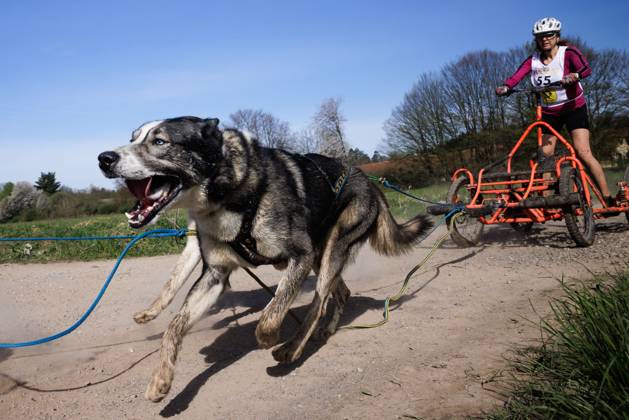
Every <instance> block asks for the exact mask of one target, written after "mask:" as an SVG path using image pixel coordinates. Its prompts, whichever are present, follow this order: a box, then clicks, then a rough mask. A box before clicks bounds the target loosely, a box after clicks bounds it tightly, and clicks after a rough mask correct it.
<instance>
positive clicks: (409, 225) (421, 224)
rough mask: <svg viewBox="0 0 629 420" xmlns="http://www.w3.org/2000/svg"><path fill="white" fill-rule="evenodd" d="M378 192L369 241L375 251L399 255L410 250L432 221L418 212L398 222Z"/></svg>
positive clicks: (430, 225)
mask: <svg viewBox="0 0 629 420" xmlns="http://www.w3.org/2000/svg"><path fill="white" fill-rule="evenodd" d="M378 193H379V194H378V218H377V219H376V226H375V229H374V230H373V231H372V233H371V235H370V236H369V243H370V244H371V246H372V247H373V248H374V249H375V250H376V251H377V252H379V253H380V254H384V255H400V254H403V253H406V252H408V251H410V250H411V249H412V248H413V245H415V244H416V243H417V242H419V240H421V239H422V238H423V236H424V235H425V234H426V232H427V231H428V229H430V228H431V227H432V225H433V224H432V222H431V221H430V219H429V218H428V216H426V215H424V214H418V215H417V216H415V217H413V218H412V219H410V220H407V221H406V222H404V223H402V224H398V223H397V222H396V221H395V219H393V216H392V215H391V211H390V210H389V205H388V203H387V201H386V199H385V198H384V196H383V194H382V193H381V192H380V191H378Z"/></svg>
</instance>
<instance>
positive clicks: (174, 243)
mask: <svg viewBox="0 0 629 420" xmlns="http://www.w3.org/2000/svg"><path fill="white" fill-rule="evenodd" d="M175 216H176V213H171V214H167V215H166V217H162V218H160V219H159V220H158V222H157V223H156V224H154V225H151V226H149V227H147V228H146V229H147V230H148V229H156V228H173V227H174V226H175V225H174V222H173V218H174V217H175ZM177 224H178V225H179V226H186V217H185V212H180V215H179V217H178V219H177ZM138 233H139V232H138V231H137V230H133V229H131V228H130V227H129V226H128V224H127V219H126V217H125V216H124V215H106V216H89V217H81V218H68V219H54V220H45V221H44V220H40V221H34V222H18V223H7V224H1V225H0V238H8V237H22V238H29V237H50V236H53V237H79V236H111V235H136V234H138ZM128 242H129V240H126V239H117V240H98V241H70V242H68V241H42V242H39V241H37V242H0V263H9V262H11V263H16V262H18V263H26V262H38V263H44V262H49V261H91V260H97V259H111V258H116V257H118V255H119V254H120V252H122V249H123V248H124V246H125V245H126V244H127V243H128ZM184 243H185V240H184V239H177V238H160V239H155V238H148V239H144V240H142V241H140V242H138V243H137V244H136V245H135V247H133V248H132V249H131V250H130V251H129V253H128V254H127V256H129V257H134V256H135V257H137V256H149V255H163V254H174V253H179V252H181V250H182V249H183V245H184Z"/></svg>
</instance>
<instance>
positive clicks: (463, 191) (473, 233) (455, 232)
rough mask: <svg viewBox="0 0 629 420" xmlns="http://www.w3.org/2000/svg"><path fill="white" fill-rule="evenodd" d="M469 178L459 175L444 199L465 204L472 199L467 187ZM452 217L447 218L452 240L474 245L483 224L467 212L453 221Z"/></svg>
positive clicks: (464, 244) (478, 239) (480, 233)
mask: <svg viewBox="0 0 629 420" xmlns="http://www.w3.org/2000/svg"><path fill="white" fill-rule="evenodd" d="M469 184H470V180H469V179H468V178H467V177H466V176H460V177H458V178H457V179H455V180H454V182H453V183H452V185H450V189H449V190H448V196H447V198H446V201H447V202H448V203H452V204H460V205H467V204H469V203H470V202H471V201H472V198H473V195H472V193H471V192H470V191H469V190H468V189H467V186H468V185H469ZM451 222H452V218H450V219H448V228H449V229H450V237H451V238H452V241H453V242H454V243H455V244H457V245H458V246H460V247H468V246H474V245H476V244H478V242H480V238H481V235H482V233H483V228H484V225H483V224H482V223H481V222H480V220H478V219H476V218H474V217H471V216H470V215H469V214H465V213H464V214H462V215H461V216H459V217H457V218H456V220H455V221H454V223H451Z"/></svg>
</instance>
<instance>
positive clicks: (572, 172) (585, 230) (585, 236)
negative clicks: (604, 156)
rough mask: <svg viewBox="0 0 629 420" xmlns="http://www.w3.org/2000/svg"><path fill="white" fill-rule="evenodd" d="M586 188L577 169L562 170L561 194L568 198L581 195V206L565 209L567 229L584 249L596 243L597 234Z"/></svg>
mask: <svg viewBox="0 0 629 420" xmlns="http://www.w3.org/2000/svg"><path fill="white" fill-rule="evenodd" d="M585 188H587V186H585V185H583V182H581V177H580V176H579V172H578V171H577V170H576V169H574V168H572V167H570V166H566V167H564V168H562V169H561V176H560V177H559V193H560V194H561V195H562V196H568V195H569V194H570V193H573V192H577V193H579V204H572V205H570V206H568V207H566V208H565V209H564V219H565V221H566V227H567V228H568V232H569V233H570V236H572V239H574V241H575V242H576V243H577V245H578V246H584V247H585V246H590V245H592V244H593V243H594V234H595V232H596V225H595V224H594V212H593V211H592V206H591V205H590V203H588V202H587V200H586V197H585ZM579 213H580V214H579Z"/></svg>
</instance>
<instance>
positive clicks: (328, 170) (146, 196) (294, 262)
mask: <svg viewBox="0 0 629 420" xmlns="http://www.w3.org/2000/svg"><path fill="white" fill-rule="evenodd" d="M99 161H100V167H101V169H102V170H103V172H104V174H105V175H106V176H107V177H110V178H123V179H125V180H126V181H127V183H128V185H129V188H130V190H132V192H134V194H135V195H136V196H137V197H138V198H139V203H138V205H137V206H136V208H135V209H134V210H133V211H132V212H131V213H130V214H129V215H128V217H129V222H130V224H131V225H132V226H134V227H140V226H141V225H144V224H146V223H147V222H148V221H150V219H151V218H153V217H154V216H155V215H154V214H153V213H156V212H159V211H160V210H161V209H162V208H167V207H172V206H179V207H185V208H188V209H189V212H190V217H191V227H192V228H195V229H196V232H197V235H196V237H189V239H188V243H187V244H186V247H185V249H184V251H183V254H182V256H181V258H180V260H179V262H178V263H177V267H176V268H175V270H174V272H173V274H172V275H171V278H170V280H169V281H168V283H167V284H166V287H165V288H164V289H163V291H162V293H161V295H160V297H159V298H157V300H156V301H155V302H154V303H153V304H152V305H151V306H150V307H149V308H148V309H147V310H145V311H142V312H139V313H137V314H136V315H135V317H134V318H135V320H136V322H138V323H143V322H147V321H149V320H151V319H153V318H155V317H156V316H157V315H158V314H159V312H160V311H161V310H162V309H163V308H164V307H165V306H166V305H168V304H169V303H170V301H171V300H172V298H173V296H174V295H175V293H176V292H177V290H178V289H179V288H180V287H181V285H182V284H183V282H184V281H185V279H186V278H187V277H188V276H189V275H190V274H191V273H192V271H193V269H194V267H195V265H196V264H197V263H198V261H199V260H200V259H201V260H202V261H203V271H202V275H201V276H200V278H199V279H198V280H197V281H196V282H195V283H194V285H193V286H192V288H191V290H190V292H189V293H188V296H187V297H186V300H185V302H184V304H183V306H182V307H181V310H180V311H179V313H178V314H177V315H176V316H175V318H174V319H173V320H172V321H171V323H170V325H169V326H168V329H167V330H166V332H165V333H164V336H163V339H162V347H161V352H160V361H159V367H158V369H157V370H156V371H155V373H154V374H153V377H152V380H151V382H150V384H149V386H148V389H147V391H146V397H147V398H148V399H150V400H152V401H159V400H161V399H162V398H163V397H164V396H165V395H166V394H167V393H168V391H169V389H170V386H171V383H172V380H173V375H174V365H175V361H176V359H177V352H178V350H179V348H180V345H181V342H182V339H183V336H184V334H185V333H186V331H188V330H189V329H190V327H191V326H192V325H193V324H194V323H195V322H196V321H197V320H198V319H199V318H201V316H202V315H203V314H204V313H206V312H207V310H208V308H210V307H211V306H212V305H213V304H214V303H215V302H216V300H217V299H218V297H219V296H220V295H221V294H222V293H223V291H224V290H225V287H226V285H227V284H228V279H229V276H230V273H231V272H232V271H233V270H235V269H237V268H238V267H253V266H256V265H260V264H273V265H275V266H276V267H278V268H286V270H285V272H284V274H283V276H282V278H281V280H280V281H279V284H278V286H277V290H276V295H275V297H274V298H273V299H272V300H271V301H270V302H269V304H268V305H267V306H266V308H264V310H263V311H262V314H261V316H260V321H259V323H258V326H257V328H256V338H257V341H258V343H259V345H260V346H262V347H264V348H270V347H273V346H275V345H276V344H277V343H278V340H279V329H280V325H281V324H282V321H283V319H284V317H285V316H286V314H287V312H288V310H289V308H290V305H291V303H292V302H293V299H294V298H295V296H296V295H297V293H298V291H299V289H300V285H301V283H302V281H303V280H304V278H306V276H307V275H308V274H309V273H310V271H311V270H314V272H315V274H316V275H317V283H316V290H315V295H314V298H313V301H312V303H311V305H310V308H309V310H308V313H307V315H306V317H305V320H304V322H303V324H302V325H301V327H300V329H299V330H298V331H297V333H296V334H295V335H294V336H293V337H292V338H291V339H289V340H288V341H287V342H285V343H283V344H281V345H279V346H277V347H276V348H275V349H274V350H273V357H274V358H275V359H276V360H277V361H279V362H280V363H290V362H293V361H295V360H296V359H297V358H299V357H300V355H301V354H302V351H303V349H304V346H305V344H306V342H307V341H308V339H309V338H310V337H311V336H312V335H313V333H315V328H316V327H317V324H318V322H319V320H320V318H321V317H322V315H323V314H324V311H325V308H326V304H327V302H328V299H329V297H330V295H331V296H332V297H333V302H334V303H335V307H334V313H333V314H332V317H331V321H330V322H329V323H328V324H327V325H322V326H320V328H319V330H318V335H319V336H321V337H322V338H324V339H325V338H327V337H329V335H330V334H333V333H334V332H335V331H336V329H337V325H338V322H339V318H340V316H341V313H342V311H343V306H344V304H345V302H346V301H347V299H348V297H349V295H350V291H349V289H348V288H347V286H346V285H345V283H344V281H343V278H342V277H341V274H342V272H343V268H344V267H345V265H346V263H347V262H348V261H349V260H350V259H351V258H352V256H353V255H354V254H355V252H356V251H357V250H358V248H359V247H360V246H361V245H362V244H363V243H364V242H365V241H366V240H367V239H369V241H370V243H371V245H372V246H373V247H374V248H375V249H376V250H377V251H378V252H380V253H383V254H385V255H396V254H400V253H403V252H405V251H407V250H409V249H410V248H411V247H412V245H413V244H414V243H415V242H416V241H417V240H418V238H420V237H421V236H422V234H424V233H425V232H426V230H427V229H428V228H429V227H430V222H429V221H428V220H427V219H426V218H425V217H424V216H417V217H415V218H413V219H411V220H409V221H408V222H406V223H404V224H402V225H399V224H397V223H396V222H395V220H394V219H393V217H392V216H391V213H390V212H389V209H388V205H387V202H386V200H385V198H384V195H383V194H382V192H381V191H380V190H379V189H378V188H377V187H376V186H375V185H373V183H372V182H370V181H369V179H368V178H367V177H366V176H365V175H364V174H363V173H362V172H361V171H360V170H358V169H353V168H352V169H349V168H345V167H344V166H343V164H342V163H341V162H339V161H337V160H335V159H331V158H327V157H324V156H321V155H316V154H309V155H298V154H293V153H289V152H286V151H284V150H279V149H270V148H265V147H261V146H260V145H259V144H258V143H257V141H256V140H255V139H252V138H251V137H250V136H248V135H247V134H243V133H242V132H239V131H237V130H231V129H225V130H221V129H219V127H218V120H217V119H200V118H195V117H180V118H173V119H168V120H162V121H156V122H152V123H147V124H145V125H143V126H142V127H140V128H139V129H138V130H136V131H135V132H134V135H133V138H132V141H131V144H129V145H127V146H123V147H121V148H119V149H116V150H115V151H113V152H104V153H103V154H101V155H100V156H99ZM344 178H346V179H345V182H344V185H343V187H342V188H341V190H340V191H338V194H337V192H336V191H334V186H335V184H336V183H337V181H339V179H340V180H341V181H342V180H343V179H344ZM156 203H157V204H156ZM155 209H157V210H155ZM147 219H148V221H147Z"/></svg>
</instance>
